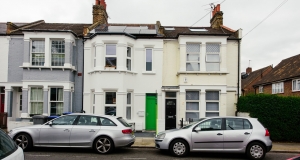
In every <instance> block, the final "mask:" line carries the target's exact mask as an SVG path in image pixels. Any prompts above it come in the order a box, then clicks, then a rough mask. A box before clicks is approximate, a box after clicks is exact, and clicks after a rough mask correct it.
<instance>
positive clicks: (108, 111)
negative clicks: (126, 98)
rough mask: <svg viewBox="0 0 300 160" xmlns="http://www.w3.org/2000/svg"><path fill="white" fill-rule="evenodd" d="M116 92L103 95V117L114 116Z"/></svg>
mask: <svg viewBox="0 0 300 160" xmlns="http://www.w3.org/2000/svg"><path fill="white" fill-rule="evenodd" d="M116 111H117V106H116V92H106V93H105V115H114V116H115V115H116Z"/></svg>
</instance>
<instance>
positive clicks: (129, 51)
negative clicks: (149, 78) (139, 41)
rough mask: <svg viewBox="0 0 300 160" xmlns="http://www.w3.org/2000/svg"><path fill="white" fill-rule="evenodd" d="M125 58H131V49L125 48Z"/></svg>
mask: <svg viewBox="0 0 300 160" xmlns="http://www.w3.org/2000/svg"><path fill="white" fill-rule="evenodd" d="M127 57H131V48H130V47H127Z"/></svg>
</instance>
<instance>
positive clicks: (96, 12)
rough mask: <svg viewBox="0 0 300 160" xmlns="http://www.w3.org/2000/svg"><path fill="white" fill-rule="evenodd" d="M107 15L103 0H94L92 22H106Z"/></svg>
mask: <svg viewBox="0 0 300 160" xmlns="http://www.w3.org/2000/svg"><path fill="white" fill-rule="evenodd" d="M107 19H108V15H107V12H106V2H105V0H96V1H95V5H94V6H93V24H95V23H97V22H98V23H99V24H107Z"/></svg>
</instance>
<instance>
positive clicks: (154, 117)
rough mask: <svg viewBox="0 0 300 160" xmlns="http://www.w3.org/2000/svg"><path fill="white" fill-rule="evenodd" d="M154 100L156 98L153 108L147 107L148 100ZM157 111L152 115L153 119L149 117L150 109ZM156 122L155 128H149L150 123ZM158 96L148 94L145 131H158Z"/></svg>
mask: <svg viewBox="0 0 300 160" xmlns="http://www.w3.org/2000/svg"><path fill="white" fill-rule="evenodd" d="M152 98H155V104H151V106H148V105H147V99H152ZM153 108H154V109H155V110H154V114H153V115H151V117H148V113H147V111H148V109H150V110H152V109H153ZM152 113H153V112H152ZM150 121H151V122H152V123H153V122H154V123H155V124H154V127H153V126H151V127H149V125H150V124H149V122H150ZM156 121H157V94H156V93H146V97H145V130H156V129H157V122H156ZM152 127H153V128H152Z"/></svg>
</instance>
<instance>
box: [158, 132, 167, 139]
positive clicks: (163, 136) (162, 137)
mask: <svg viewBox="0 0 300 160" xmlns="http://www.w3.org/2000/svg"><path fill="white" fill-rule="evenodd" d="M165 136H166V134H165V133H163V134H159V135H157V137H156V139H164V138H165Z"/></svg>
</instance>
